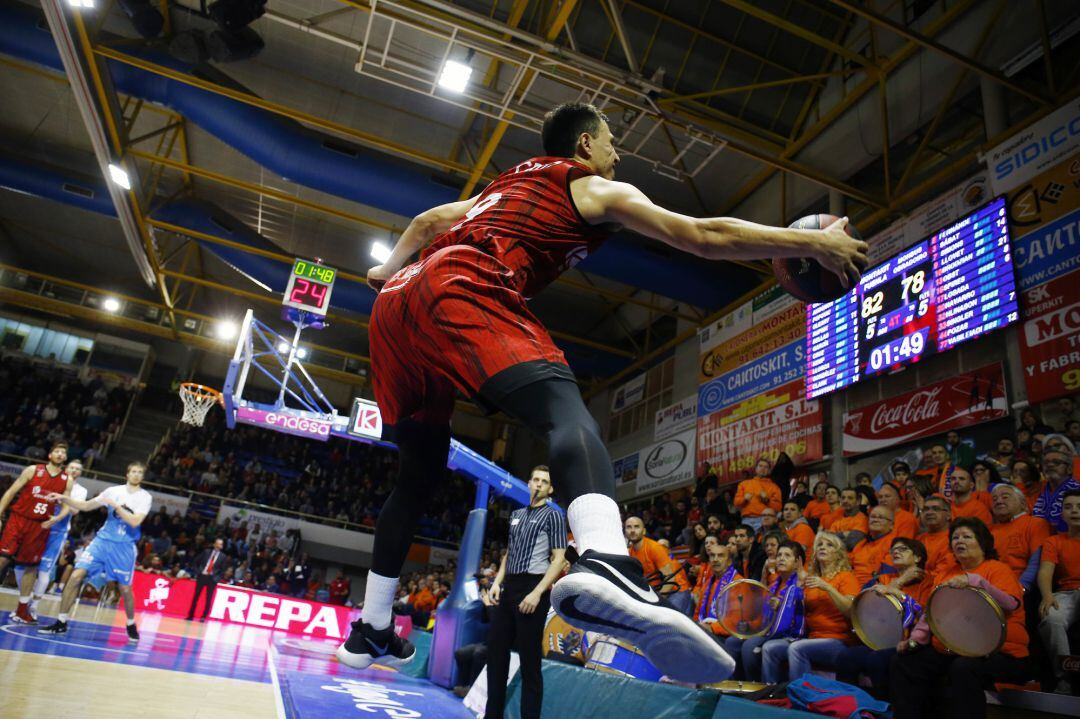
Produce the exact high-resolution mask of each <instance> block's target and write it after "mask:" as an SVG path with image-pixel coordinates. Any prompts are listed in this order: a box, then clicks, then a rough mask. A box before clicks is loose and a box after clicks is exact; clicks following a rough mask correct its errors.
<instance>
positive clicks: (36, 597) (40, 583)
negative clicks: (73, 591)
mask: <svg viewBox="0 0 1080 719" xmlns="http://www.w3.org/2000/svg"><path fill="white" fill-rule="evenodd" d="M82 471H83V465H82V462H80V461H79V460H77V459H73V460H71V461H70V462H68V463H67V466H66V467H65V468H64V474H66V475H67V476H68V477H69V478H70V479H71V481H72V485H71V496H72V498H74V499H86V497H87V494H88V492H87V491H86V487H84V486H82V485H81V484H76V483H75V482H76V481H77V480H78V479H79V477H80V476H82ZM78 513H79V510H77V509H73V508H71V507H70V506H67V505H64V506H60V507H57V512H56V514H55V515H53V517H52V518H51V519H47V520H46V521H44V522H42V524H41V526H42V527H43V528H44V529H48V530H49V539H48V542H47V543H46V545H45V553H44V554H42V555H41V562H40V563H39V564H38V566H37V579H36V580H35V581H34V589H33V594H32V598H31V600H30V614H31V615H33V616H34V617H37V607H38V602H40V601H41V598H42V597H43V596H45V592H46V591H48V589H49V584H50V583H52V579H53V572H55V571H56V563H57V562H58V561H60V555H61V553H62V552H63V551H64V544H65V543H66V542H67V538H68V532H69V531H70V530H71V517H72V515H75V514H78ZM23 571H24V569H23V567H15V577H16V581H17V582H18V583H19V586H22V575H23ZM60 591H61V592H62V591H64V586H63V584H61V585H60Z"/></svg>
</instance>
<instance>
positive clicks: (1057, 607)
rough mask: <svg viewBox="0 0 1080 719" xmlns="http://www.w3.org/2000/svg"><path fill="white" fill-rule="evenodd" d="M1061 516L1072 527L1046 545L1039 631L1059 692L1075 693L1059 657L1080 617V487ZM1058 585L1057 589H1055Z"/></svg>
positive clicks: (1066, 499)
mask: <svg viewBox="0 0 1080 719" xmlns="http://www.w3.org/2000/svg"><path fill="white" fill-rule="evenodd" d="M1061 518H1062V519H1063V520H1065V525H1066V526H1067V527H1068V530H1067V531H1066V532H1063V533H1061V534H1055V535H1054V536H1052V537H1050V538H1048V539H1047V540H1046V541H1045V542H1043V545H1042V563H1041V564H1040V566H1039V591H1040V592H1041V593H1042V597H1043V600H1042V604H1040V605H1039V617H1040V619H1041V621H1040V622H1039V634H1041V635H1042V638H1043V645H1044V646H1045V647H1046V650H1047V652H1048V653H1049V654H1050V657H1051V659H1054V662H1053V665H1054V675H1055V678H1056V679H1057V686H1056V687H1054V693H1055V694H1072V690H1073V687H1072V683H1071V682H1069V681H1068V680H1067V679H1066V678H1065V671H1064V669H1063V668H1062V666H1061V663H1060V662H1059V661H1056V658H1057V657H1059V656H1063V655H1068V654H1069V629H1070V628H1071V627H1074V626H1075V625H1076V623H1077V622H1078V621H1080V490H1075V489H1073V490H1069V491H1067V492H1065V494H1064V495H1063V496H1062V500H1061ZM1055 589H1056V591H1054V590H1055Z"/></svg>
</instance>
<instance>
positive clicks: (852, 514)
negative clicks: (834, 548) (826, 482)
mask: <svg viewBox="0 0 1080 719" xmlns="http://www.w3.org/2000/svg"><path fill="white" fill-rule="evenodd" d="M840 509H841V510H843V514H841V515H840V516H839V517H837V518H836V519H834V520H833V522H832V524H831V525H830V526H829V531H830V532H832V533H833V534H835V535H837V536H839V537H840V539H842V540H844V546H845V547H847V548H848V551H850V550H851V549H854V548H855V545H856V544H858V543H859V542H861V541H862V540H863V538H864V537H865V536H866V533H867V532H869V531H870V525H869V524H868V523H867V521H866V515H865V514H863V513H862V511H861V510H860V509H859V493H858V492H856V491H855V490H854V489H853V488H851V487H848V488H847V489H844V490H842V491H841V492H840Z"/></svg>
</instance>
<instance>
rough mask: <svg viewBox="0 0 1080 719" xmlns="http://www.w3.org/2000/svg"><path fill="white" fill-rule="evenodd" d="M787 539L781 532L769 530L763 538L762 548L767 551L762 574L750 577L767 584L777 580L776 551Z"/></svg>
mask: <svg viewBox="0 0 1080 719" xmlns="http://www.w3.org/2000/svg"><path fill="white" fill-rule="evenodd" d="M786 539H787V538H786V537H785V536H784V535H783V534H782V533H780V532H769V533H768V534H766V535H765V538H764V539H762V540H761V548H762V551H763V552H764V553H765V563H764V564H763V565H762V568H761V574H760V575H759V576H758V577H749V579H757V580H758V581H760V582H761V583H762V584H764V585H765V586H769V585H771V584H772V583H773V582H775V581H776V576H777V570H776V553H777V551H779V549H780V545H781V544H783V543H784V542H785V541H786Z"/></svg>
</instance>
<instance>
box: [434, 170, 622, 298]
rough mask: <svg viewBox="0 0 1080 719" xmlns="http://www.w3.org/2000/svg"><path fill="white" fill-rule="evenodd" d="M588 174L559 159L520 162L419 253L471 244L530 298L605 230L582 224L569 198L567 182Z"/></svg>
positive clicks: (582, 255)
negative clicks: (503, 269) (504, 269)
mask: <svg viewBox="0 0 1080 719" xmlns="http://www.w3.org/2000/svg"><path fill="white" fill-rule="evenodd" d="M591 174H594V173H593V172H592V170H590V169H589V168H588V167H586V166H585V165H582V164H581V163H580V162H577V161H575V160H571V159H568V158H565V157H534V158H532V159H531V160H526V161H525V162H523V163H521V164H520V165H518V166H516V167H513V168H511V169H509V170H507V171H506V172H504V173H502V174H501V175H499V176H498V177H496V178H495V179H494V180H493V181H492V183H491V184H490V185H488V186H487V188H485V189H484V191H483V192H482V193H480V196H479V197H478V198H477V200H476V204H475V205H473V207H472V209H471V210H469V212H468V214H466V215H465V217H464V218H462V220H461V221H460V222H458V223H457V224H456V225H454V226H453V227H451V228H450V229H449V230H447V231H446V232H444V233H442V234H441V235H439V236H438V237H436V238H435V240H434V242H432V243H431V245H430V246H429V247H428V248H427V249H426V250H425V251H424V253H423V255H422V256H421V257H422V258H423V259H426V258H428V257H430V256H431V255H432V254H434V253H435V252H438V251H439V250H442V249H445V248H447V247H450V246H452V245H469V246H472V247H476V248H477V249H479V250H481V251H482V252H484V253H486V254H489V255H491V256H493V257H494V258H495V259H497V260H498V261H499V262H501V263H502V264H503V265H505V266H506V267H507V268H508V269H509V270H510V271H511V272H512V273H513V275H512V277H511V280H510V282H511V284H512V286H513V287H514V288H515V289H517V291H518V292H520V293H521V294H522V295H524V296H525V297H533V296H535V295H536V294H537V293H539V292H540V290H542V289H544V288H545V287H547V286H548V285H549V284H551V283H552V282H553V281H554V280H555V278H556V277H558V276H559V275H560V274H562V273H563V272H565V271H566V270H567V269H569V268H571V267H573V266H574V265H576V264H577V263H578V262H581V260H583V259H585V258H586V257H587V256H588V254H589V253H590V252H593V251H594V250H596V249H597V248H598V247H599V246H600V245H601V244H602V243H603V241H604V240H605V239H607V237H608V235H609V234H610V231H611V227H610V226H608V225H590V224H589V223H587V222H586V221H585V219H584V218H583V217H582V216H581V213H579V212H578V209H577V206H575V205H574V200H573V198H572V197H571V196H570V183H571V182H572V181H573V180H576V179H578V178H579V177H584V176H586V175H591Z"/></svg>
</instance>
